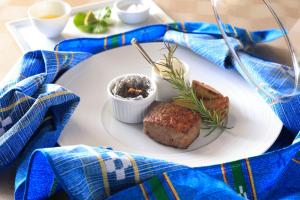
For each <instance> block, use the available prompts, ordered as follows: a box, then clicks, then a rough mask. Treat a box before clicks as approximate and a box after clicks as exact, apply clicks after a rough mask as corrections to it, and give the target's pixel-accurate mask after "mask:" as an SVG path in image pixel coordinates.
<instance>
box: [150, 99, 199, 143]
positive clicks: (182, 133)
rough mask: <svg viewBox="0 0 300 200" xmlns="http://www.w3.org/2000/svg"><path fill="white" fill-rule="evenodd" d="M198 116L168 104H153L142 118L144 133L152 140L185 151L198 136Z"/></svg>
mask: <svg viewBox="0 0 300 200" xmlns="http://www.w3.org/2000/svg"><path fill="white" fill-rule="evenodd" d="M200 124H201V119H200V116H199V114H197V113H194V112H192V111H191V110H189V109H186V108H183V107H181V106H178V105H176V104H174V103H169V102H155V103H153V104H152V105H151V107H150V109H149V112H148V113H147V115H146V116H145V118H144V132H145V133H146V134H147V135H148V136H149V137H151V138H152V139H153V140H155V141H157V142H159V143H161V144H164V145H168V146H173V147H177V148H182V149H186V148H188V147H189V145H190V144H192V143H193V141H194V140H195V139H196V138H197V137H198V136H199V133H200Z"/></svg>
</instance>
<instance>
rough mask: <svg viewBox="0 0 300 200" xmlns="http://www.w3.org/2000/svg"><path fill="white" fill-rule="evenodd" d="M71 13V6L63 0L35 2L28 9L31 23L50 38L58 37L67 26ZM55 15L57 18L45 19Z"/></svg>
mask: <svg viewBox="0 0 300 200" xmlns="http://www.w3.org/2000/svg"><path fill="white" fill-rule="evenodd" d="M70 13H71V6H70V5H69V4H67V3H66V2H64V1H61V0H44V1H40V2H38V3H35V4H33V5H32V6H31V7H30V8H29V9H28V11H27V14H28V17H29V18H30V21H31V23H32V24H33V26H34V27H36V28H37V29H38V30H39V31H40V32H41V33H42V34H44V35H45V36H46V37H48V38H55V37H58V36H59V35H60V34H61V32H62V31H63V29H64V28H65V26H66V24H67V22H68V19H69V16H70ZM47 15H54V16H58V17H55V18H50V19H44V18H43V17H44V16H47Z"/></svg>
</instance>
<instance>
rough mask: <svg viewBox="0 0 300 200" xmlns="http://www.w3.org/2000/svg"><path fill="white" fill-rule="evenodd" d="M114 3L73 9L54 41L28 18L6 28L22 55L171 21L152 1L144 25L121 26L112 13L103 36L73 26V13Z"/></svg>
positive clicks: (94, 4) (109, 3) (101, 3)
mask: <svg viewBox="0 0 300 200" xmlns="http://www.w3.org/2000/svg"><path fill="white" fill-rule="evenodd" d="M114 2H115V0H105V1H101V2H99V3H93V4H86V5H82V6H79V7H74V8H73V9H72V12H71V17H70V19H69V21H68V24H67V26H66V28H65V29H64V31H63V33H62V36H61V37H59V38H56V39H48V38H46V37H45V36H44V35H43V34H41V33H40V32H39V31H38V30H36V29H35V27H33V26H32V24H31V22H30V20H29V19H28V18H25V19H20V20H16V21H10V22H8V23H7V24H6V26H7V28H8V30H9V32H10V33H11V34H12V36H13V38H14V39H15V40H16V42H17V44H18V46H19V47H20V48H21V50H22V51H23V52H24V53H26V52H28V51H31V50H37V49H43V50H53V48H54V46H55V45H56V44H57V43H59V42H60V41H62V40H64V39H70V38H76V37H104V36H108V35H113V34H117V33H121V32H125V31H129V30H132V29H135V28H137V27H141V26H145V25H150V24H157V23H169V22H172V21H173V20H172V19H171V18H170V17H169V16H168V15H167V14H166V13H165V12H164V11H163V10H162V9H161V8H159V7H158V6H157V5H156V4H155V3H154V2H153V1H151V0H149V2H150V4H151V8H150V17H149V19H148V20H147V21H146V22H144V23H141V24H138V25H126V24H123V23H122V22H121V21H120V20H119V19H118V17H117V16H116V14H115V12H114V11H113V13H112V18H113V19H114V20H115V25H114V26H112V27H110V29H109V31H108V32H107V33H105V34H97V35H95V34H87V33H82V32H80V31H79V30H78V29H77V28H76V27H75V26H74V24H73V16H74V14H75V13H77V12H86V11H88V10H97V9H99V8H104V7H105V6H110V7H111V8H112V7H113V3H114Z"/></svg>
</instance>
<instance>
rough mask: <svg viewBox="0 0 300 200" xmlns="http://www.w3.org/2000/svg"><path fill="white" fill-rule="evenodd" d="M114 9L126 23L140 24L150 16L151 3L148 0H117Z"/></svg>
mask: <svg viewBox="0 0 300 200" xmlns="http://www.w3.org/2000/svg"><path fill="white" fill-rule="evenodd" d="M132 7H133V9H131V8H132ZM114 10H115V11H116V12H117V15H118V16H119V18H120V20H121V21H123V22H124V23H125V24H139V23H142V22H144V21H146V20H147V19H148V18H149V10H150V4H149V1H148V0H117V1H116V3H115V4H114Z"/></svg>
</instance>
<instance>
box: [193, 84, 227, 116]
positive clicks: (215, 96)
mask: <svg viewBox="0 0 300 200" xmlns="http://www.w3.org/2000/svg"><path fill="white" fill-rule="evenodd" d="M192 87H193V88H194V89H195V92H196V96H197V98H198V99H201V100H202V101H203V102H204V105H205V107H206V108H207V109H208V110H210V111H216V112H218V113H219V114H220V117H221V120H223V119H224V118H226V117H227V115H228V109H229V98H228V97H224V96H223V95H222V94H221V93H220V92H218V91H217V90H216V89H214V88H213V87H211V86H209V85H206V84H205V83H201V82H199V81H195V80H193V82H192Z"/></svg>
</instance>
